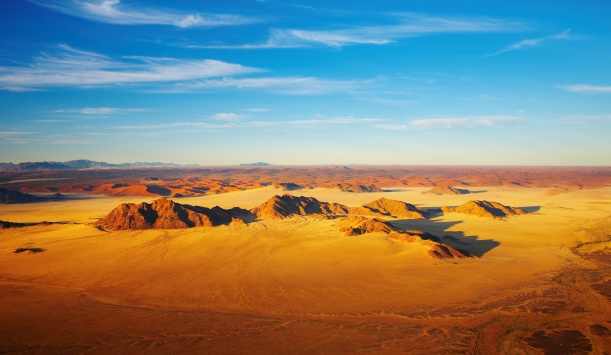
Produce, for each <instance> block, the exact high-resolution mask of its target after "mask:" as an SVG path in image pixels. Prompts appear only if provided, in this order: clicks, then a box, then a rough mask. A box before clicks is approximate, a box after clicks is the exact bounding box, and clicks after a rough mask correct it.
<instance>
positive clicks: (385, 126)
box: [374, 124, 407, 131]
mask: <svg viewBox="0 0 611 355" xmlns="http://www.w3.org/2000/svg"><path fill="white" fill-rule="evenodd" d="M374 127H375V128H377V129H383V130H386V131H405V130H407V125H400V124H378V125H375V126H374Z"/></svg>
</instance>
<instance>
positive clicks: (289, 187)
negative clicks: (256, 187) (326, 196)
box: [272, 182, 303, 191]
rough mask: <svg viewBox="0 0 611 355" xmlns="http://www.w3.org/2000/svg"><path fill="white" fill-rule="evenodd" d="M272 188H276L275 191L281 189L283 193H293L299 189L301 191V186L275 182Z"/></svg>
mask: <svg viewBox="0 0 611 355" xmlns="http://www.w3.org/2000/svg"><path fill="white" fill-rule="evenodd" d="M272 186H273V187H275V188H277V189H282V190H284V191H294V190H301V189H303V186H301V185H297V184H295V183H292V182H275V183H273V184H272Z"/></svg>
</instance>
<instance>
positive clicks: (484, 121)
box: [410, 116, 526, 129]
mask: <svg viewBox="0 0 611 355" xmlns="http://www.w3.org/2000/svg"><path fill="white" fill-rule="evenodd" d="M525 121H526V120H525V119H524V117H520V116H476V117H450V118H427V119H418V120H413V121H411V122H410V124H411V126H412V127H414V128H428V129H452V128H476V127H503V126H506V125H521V124H523V123H524V122H525Z"/></svg>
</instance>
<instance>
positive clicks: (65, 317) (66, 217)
mask: <svg viewBox="0 0 611 355" xmlns="http://www.w3.org/2000/svg"><path fill="white" fill-rule="evenodd" d="M428 189H430V187H423V188H413V187H408V188H406V187H402V188H396V189H393V191H394V192H382V193H371V194H350V193H345V192H341V191H338V190H332V189H323V188H318V189H305V190H299V191H292V192H290V193H292V194H294V195H304V196H312V197H315V198H317V199H319V200H320V201H325V202H338V203H342V204H346V205H348V206H354V207H356V206H359V205H361V204H363V203H367V202H370V201H373V200H375V199H378V198H380V197H386V198H389V199H396V200H401V201H405V202H409V203H412V204H415V205H417V206H418V207H424V208H432V207H441V206H458V205H461V204H462V203H464V202H467V201H469V200H473V199H479V200H488V201H497V202H500V203H502V204H504V205H509V206H514V207H526V209H528V210H531V211H534V213H530V214H527V215H520V216H512V217H508V218H506V219H491V218H482V217H475V216H467V215H463V214H458V213H449V214H445V215H439V216H437V217H435V218H433V219H430V220H400V221H397V222H395V224H396V225H397V226H400V227H402V228H405V229H420V230H423V231H426V232H429V233H432V234H434V235H436V236H438V237H443V236H452V237H454V238H457V239H458V240H459V241H461V242H462V243H464V249H467V250H469V251H471V252H474V253H475V254H477V255H479V257H474V258H467V259H446V260H436V259H432V258H430V257H429V256H428V255H427V253H426V250H425V249H424V248H423V247H422V246H421V245H419V244H406V243H400V242H393V241H392V240H389V239H388V238H387V236H386V235H384V234H381V233H372V234H366V235H363V236H357V237H346V236H344V235H343V233H341V232H340V231H339V228H338V226H337V221H334V220H325V219H316V218H309V217H291V218H288V219H285V220H264V221H257V222H254V223H251V224H248V225H229V226H221V227H215V228H192V229H183V230H146V231H116V232H108V231H103V230H99V229H97V228H96V227H95V226H93V225H91V223H92V222H94V221H96V220H97V219H98V218H101V217H103V216H105V215H106V214H107V213H108V212H110V210H112V209H113V208H114V207H116V206H117V205H118V204H120V203H123V202H143V201H145V202H151V201H152V200H153V198H142V197H101V196H86V195H79V196H74V197H79V198H80V199H74V200H68V201H62V202H47V203H35V204H22V205H3V206H0V220H7V221H11V222H39V221H43V220H45V221H53V222H60V221H62V222H69V223H67V224H54V225H47V226H30V227H24V228H18V229H7V230H1V231H0V334H3V335H2V338H3V339H2V341H0V352H2V353H4V352H11V351H18V352H34V353H36V352H56V353H65V352H82V351H91V352H94V353H108V352H140V351H145V350H147V351H149V352H153V353H169V352H202V351H208V352H221V353H252V352H259V353H278V352H295V353H299V352H302V353H313V352H314V353H355V352H375V353H397V352H399V353H423V354H424V353H436V352H440V351H465V352H480V353H490V352H489V351H492V353H494V352H504V351H518V350H520V349H521V351H523V352H527V351H533V348H530V347H528V345H526V343H525V341H522V340H521V339H522V338H524V337H526V336H527V335H529V334H531V333H532V332H534V331H537V330H545V329H550V328H553V327H556V328H562V329H574V330H578V331H579V332H581V333H583V334H585V335H586V336H587V337H588V338H589V340H590V342H591V344H592V346H593V349H594V351H595V352H599V353H602V351H603V350H604V349H606V350H607V351H609V348H608V347H609V345H610V338H609V337H604V336H598V335H595V334H593V333H592V332H591V330H590V329H591V328H590V327H591V326H593V325H602V326H604V327H610V326H611V324H609V323H608V322H609V321H610V319H611V318H610V315H611V313H610V310H611V308H610V304H609V300H608V299H606V298H605V296H604V295H603V294H601V293H598V292H595V291H594V290H593V289H592V287H591V286H592V284H602V283H604V282H605V281H607V280H609V279H611V275H610V274H609V272H608V271H609V266H608V265H607V266H605V264H604V263H600V262H597V261H596V260H592V259H587V258H584V257H582V256H580V255H578V254H579V253H581V254H583V253H592V252H597V251H601V252H602V253H603V254H604V253H609V248H610V247H611V242H609V237H608V236H609V234H610V233H611V230H607V229H606V228H608V224H605V221H608V220H609V216H611V205H610V204H608V201H610V200H611V188H599V189H592V190H578V191H573V192H570V193H565V194H560V195H555V196H549V195H546V194H545V193H546V191H547V190H548V189H536V188H511V187H485V188H481V189H480V188H472V190H480V191H483V192H479V193H475V194H467V195H441V196H439V195H433V194H422V192H423V191H426V190H428ZM282 193H286V192H283V191H281V190H279V189H275V188H272V187H266V188H260V189H253V190H247V191H239V192H231V193H226V194H219V195H210V196H202V197H190V198H181V199H176V201H177V202H180V203H186V204H191V205H201V206H206V207H213V206H215V205H219V206H221V207H224V208H229V207H242V208H252V207H255V206H257V205H259V204H261V203H262V202H264V201H266V200H267V199H268V198H270V197H271V196H273V195H275V194H282ZM580 243H581V244H583V243H588V244H585V245H583V246H582V247H581V248H578V249H575V247H578V246H579V245H580ZM19 247H30V248H41V249H44V251H42V252H38V253H27V252H26V253H19V254H16V253H13V250H15V249H16V248H19ZM606 255H608V254H606ZM596 329H598V328H596ZM516 349H517V350H516ZM529 349H530V350H529Z"/></svg>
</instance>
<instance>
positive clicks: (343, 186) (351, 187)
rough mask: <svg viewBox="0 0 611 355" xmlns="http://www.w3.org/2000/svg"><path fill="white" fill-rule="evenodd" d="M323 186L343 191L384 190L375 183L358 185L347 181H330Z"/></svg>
mask: <svg viewBox="0 0 611 355" xmlns="http://www.w3.org/2000/svg"><path fill="white" fill-rule="evenodd" d="M321 187H325V188H329V189H338V190H340V191H343V192H354V193H370V192H384V190H382V189H381V188H379V187H377V186H375V185H373V184H372V185H358V184H350V183H346V182H342V183H329V184H324V185H322V186H321Z"/></svg>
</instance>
